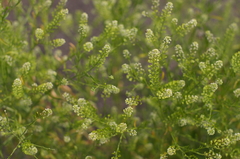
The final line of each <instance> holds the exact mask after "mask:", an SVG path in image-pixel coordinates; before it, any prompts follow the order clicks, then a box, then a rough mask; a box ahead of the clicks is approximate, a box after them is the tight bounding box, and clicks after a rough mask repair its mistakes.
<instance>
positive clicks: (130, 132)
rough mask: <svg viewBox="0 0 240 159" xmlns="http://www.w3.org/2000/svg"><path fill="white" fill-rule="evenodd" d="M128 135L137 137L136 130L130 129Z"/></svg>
mask: <svg viewBox="0 0 240 159" xmlns="http://www.w3.org/2000/svg"><path fill="white" fill-rule="evenodd" d="M128 133H129V135H130V136H136V135H137V131H136V130H134V129H129V130H128Z"/></svg>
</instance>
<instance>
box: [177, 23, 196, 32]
mask: <svg viewBox="0 0 240 159" xmlns="http://www.w3.org/2000/svg"><path fill="white" fill-rule="evenodd" d="M196 26H197V20H196V19H192V20H190V21H189V22H187V23H184V24H182V25H181V26H179V27H178V28H177V32H178V34H179V35H181V36H184V35H186V34H187V33H189V32H190V31H191V30H192V29H193V28H194V27H196Z"/></svg>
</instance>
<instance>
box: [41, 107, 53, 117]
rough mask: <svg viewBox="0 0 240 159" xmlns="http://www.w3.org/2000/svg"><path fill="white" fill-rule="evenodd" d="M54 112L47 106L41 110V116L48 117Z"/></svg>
mask: <svg viewBox="0 0 240 159" xmlns="http://www.w3.org/2000/svg"><path fill="white" fill-rule="evenodd" d="M52 113H53V112H52V109H50V108H46V109H44V110H43V111H42V112H41V116H42V117H43V118H46V117H49V116H51V115H52Z"/></svg>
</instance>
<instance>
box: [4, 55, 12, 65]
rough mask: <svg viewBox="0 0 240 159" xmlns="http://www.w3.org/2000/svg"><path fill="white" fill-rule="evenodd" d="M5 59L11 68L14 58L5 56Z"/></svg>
mask: <svg viewBox="0 0 240 159" xmlns="http://www.w3.org/2000/svg"><path fill="white" fill-rule="evenodd" d="M3 59H4V61H6V62H7V64H8V65H9V66H12V63H13V58H12V57H11V56H9V55H5V56H4V57H3Z"/></svg>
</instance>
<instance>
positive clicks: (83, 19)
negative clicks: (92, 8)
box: [80, 12, 88, 24]
mask: <svg viewBox="0 0 240 159" xmlns="http://www.w3.org/2000/svg"><path fill="white" fill-rule="evenodd" d="M87 22H88V14H87V13H85V12H84V13H82V15H81V18H80V23H81V24H87Z"/></svg>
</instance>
